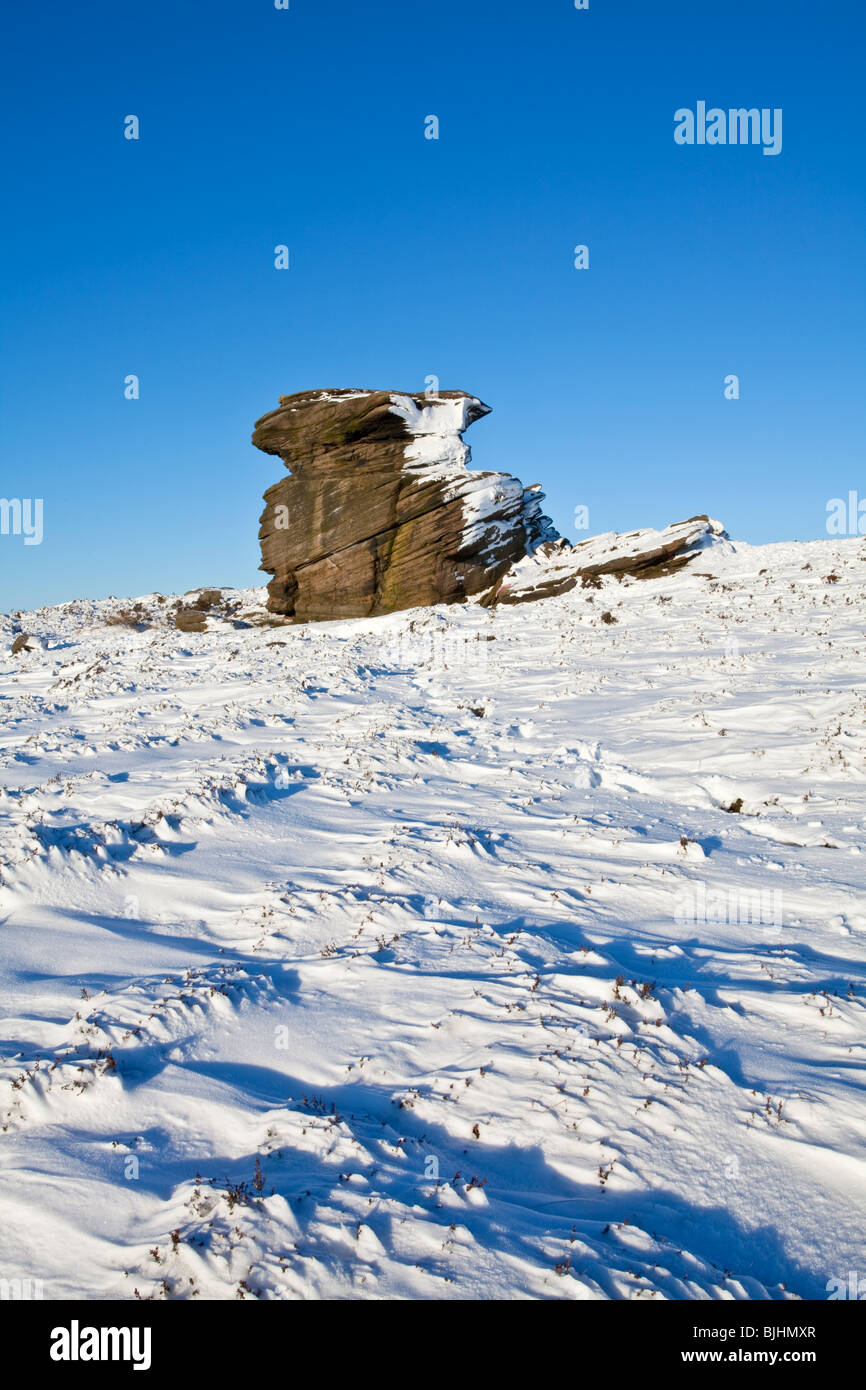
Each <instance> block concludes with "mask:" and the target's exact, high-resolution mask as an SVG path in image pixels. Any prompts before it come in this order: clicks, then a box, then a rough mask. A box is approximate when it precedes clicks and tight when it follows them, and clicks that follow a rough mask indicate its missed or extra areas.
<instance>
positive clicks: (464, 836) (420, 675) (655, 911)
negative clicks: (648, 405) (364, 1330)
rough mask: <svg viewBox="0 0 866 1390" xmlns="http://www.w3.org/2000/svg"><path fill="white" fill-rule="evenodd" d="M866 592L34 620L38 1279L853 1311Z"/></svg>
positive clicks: (15, 711)
mask: <svg viewBox="0 0 866 1390" xmlns="http://www.w3.org/2000/svg"><path fill="white" fill-rule="evenodd" d="M864 573H866V564H864V552H863V547H862V544H861V543H860V542H857V541H843V542H838V543H831V542H815V543H809V544H789V545H774V546H766V547H761V548H751V547H748V546H736V547H734V546H723V547H720V548H719V549H718V550H717V551H714V550H710V551H708V552H707V554H706V557H705V558H704V557H702V558H701V559H700V562H699V563H698V564H697V570H696V568H695V565H694V564H693V566H692V568H691V569H690V570H687V571H681V572H679V573H677V574H672V575H669V576H662V577H656V578H649V579H643V580H638V579H628V578H627V579H623V580H617V579H616V578H615V577H605V578H603V579H599V580H596V581H595V582H594V583H593V584H592V585H590V586H588V587H579V588H576V589H574V590H573V591H572V592H570V593H568V594H566V595H564V596H562V597H558V598H551V599H547V600H544V601H542V602H538V603H533V604H528V605H521V606H517V607H505V608H494V609H485V608H482V607H480V606H478V605H475V604H467V605H462V606H459V605H458V606H449V607H439V608H431V609H423V610H418V611H416V612H414V613H400V614H396V615H393V616H391V617H383V618H377V619H369V620H356V621H343V622H334V623H328V624H316V625H307V626H303V627H293V626H281V625H278V624H275V625H272V626H258V625H257V624H258V623H259V622H261V613H260V610H261V608H262V605H263V602H264V593H263V591H261V590H256V591H248V592H244V593H231V592H230V593H229V594H228V595H227V597H228V600H229V602H228V605H227V606H226V607H224V608H223V610H222V614H223V616H221V617H215V618H212V619H211V620H210V622H209V625H208V626H209V630H208V631H206V632H203V633H196V632H189V633H184V632H180V631H178V630H177V629H176V628H174V627H173V626H171V625H170V624H168V623H167V622H166V620H165V617H164V613H165V608H166V605H165V603H163V602H159V601H158V600H157V599H156V597H155V596H154V597H151V598H147V599H144V600H142V601H141V610H140V611H141V614H142V615H143V616H144V617H145V618H148V619H149V620H150V621H151V622H152V625H151V626H150V627H148V628H146V629H143V630H137V629H134V628H128V627H124V626H122V625H117V626H107V625H106V622H105V619H106V617H109V616H111V615H113V614H114V615H116V614H117V613H118V611H119V610H120V609H121V607H123V605H121V604H120V603H119V602H118V601H114V600H109V601H106V602H101V603H97V602H84V601H82V602H76V603H70V604H68V605H66V606H64V607H62V608H54V609H44V610H41V611H40V612H39V613H36V614H26V615H22V616H21V618H20V619H17V620H16V621H15V623H13V622H12V621H11V620H10V619H3V620H0V624H2V630H3V636H4V640H3V643H2V645H3V648H4V654H3V655H2V657H0V709H2V712H3V721H2V722H3V733H2V742H0V762H2V779H0V780H2V783H3V788H4V790H3V791H2V792H0V854H2V869H0V989H2V1001H3V1013H4V1017H5V1021H4V1023H3V1024H2V1025H0V1031H2V1041H0V1207H2V1219H3V1233H4V1234H3V1246H2V1256H0V1276H2V1277H3V1278H6V1279H10V1278H16V1277H17V1278H24V1277H31V1278H41V1279H43V1280H44V1284H45V1296H46V1297H48V1298H62V1297H67V1296H85V1297H89V1298H96V1299H101V1298H133V1297H134V1296H135V1295H136V1293H137V1294H138V1296H140V1297H148V1298H149V1297H156V1298H162V1297H172V1298H175V1297H180V1298H192V1297H196V1296H199V1297H204V1298H233V1297H236V1296H240V1297H263V1298H323V1297H324V1298H335V1297H336V1298H384V1297H387V1298H393V1297H396V1298H422V1299H427V1298H476V1297H485V1298H489V1297H493V1298H515V1297H516V1298H524V1297H525V1298H658V1299H661V1298H673V1299H685V1298H719V1297H728V1298H730V1297H733V1298H767V1297H769V1298H786V1297H796V1296H800V1297H804V1296H805V1297H826V1285H827V1281H828V1280H829V1279H832V1278H835V1277H845V1275H846V1273H847V1271H848V1270H849V1269H857V1268H858V1267H859V1265H860V1264H861V1263H862V1235H861V1232H862V1230H863V1227H864V1224H866V1195H864V1194H866V1181H864V1179H866V1164H864V1158H866V1121H864V1117H863V1109H862V1091H863V1084H864V1080H866V1038H864V1022H866V1009H864V986H866V965H864V955H866V895H864V888H866V874H864V858H863V855H862V853H861V851H862V845H863V837H864V829H866V777H864V772H866V723H864V708H866V664H864V651H866V634H864V617H863V607H862V592H863V577H864ZM244 622H248V623H250V624H251V625H249V626H238V625H237V624H238V623H244ZM19 629H20V630H23V631H26V632H28V633H31V634H33V635H34V636H35V637H36V638H38V639H40V643H39V644H38V645H37V644H34V646H35V649H34V650H23V651H19V652H18V654H17V655H15V656H12V655H10V653H9V646H10V643H11V640H12V637H13V636H14V633H15V631H16V630H19Z"/></svg>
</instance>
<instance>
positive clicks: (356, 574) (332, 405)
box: [253, 390, 556, 619]
mask: <svg viewBox="0 0 866 1390" xmlns="http://www.w3.org/2000/svg"><path fill="white" fill-rule="evenodd" d="M488 413H489V407H488V406H486V405H484V404H483V403H482V402H481V401H479V400H477V399H476V397H474V396H469V395H467V394H466V392H464V391H443V392H441V393H440V394H439V396H437V397H428V396H424V395H403V394H400V393H398V392H390V391H350V390H333V391H305V392H301V393H300V394H299V395H295V396H281V397H280V405H279V408H278V409H277V410H273V411H271V412H270V414H268V415H265V416H263V418H262V419H261V420H259V421H258V422H257V423H256V428H255V433H254V434H253V443H254V444H255V445H257V447H258V448H260V449H263V450H264V451H265V452H266V453H269V454H277V455H279V457H280V458H281V459H282V460H283V462H284V464H285V465H286V467H287V468H288V469H289V470H290V476H289V477H286V478H282V479H281V480H280V481H279V482H277V483H275V484H274V486H273V487H270V488H268V490H267V492H266V493H265V503H266V506H265V511H264V514H263V516H262V519H261V530H260V532H259V536H260V539H261V543H262V566H261V567H262V569H263V570H265V571H266V572H267V573H268V574H272V575H273V579H272V580H271V583H270V584H269V585H268V592H269V594H270V599H269V602H268V607H269V608H270V609H271V610H272V611H273V612H277V613H284V614H288V615H291V616H293V617H296V618H299V619H324V618H353V617H367V616H370V615H373V614H377V613H390V612H393V611H395V610H396V609H400V608H411V607H415V606H416V605H422V604H430V603H450V602H455V601H458V600H460V599H463V598H465V597H467V596H468V595H470V594H479V593H482V592H483V591H484V590H486V589H489V588H490V587H491V586H492V585H494V584H495V583H496V582H497V581H498V580H499V579H500V578H501V577H502V575H503V574H505V572H506V571H507V570H508V569H509V567H510V566H511V565H512V564H513V563H514V561H516V560H519V559H520V558H522V557H523V556H525V555H526V554H528V553H531V552H532V551H533V550H534V549H535V547H536V546H537V545H538V544H539V543H540V542H542V541H545V540H555V539H556V532H555V531H554V530H553V528H552V527H551V525H550V522H549V520H548V518H547V517H545V516H543V515H542V513H541V502H542V497H543V494H542V493H541V491H540V489H539V488H538V487H537V486H534V487H524V486H523V484H522V483H520V482H519V481H518V480H517V478H512V477H510V476H509V475H508V474H507V473H489V472H474V471H473V472H470V471H469V470H468V469H467V467H466V465H467V462H468V460H469V449H468V448H467V446H466V445H465V444H464V443H463V437H462V436H463V433H464V431H465V430H466V429H467V428H468V427H469V425H471V424H472V422H473V421H474V420H478V419H480V418H481V416H482V415H487V414H488Z"/></svg>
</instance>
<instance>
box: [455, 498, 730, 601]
mask: <svg viewBox="0 0 866 1390" xmlns="http://www.w3.org/2000/svg"><path fill="white" fill-rule="evenodd" d="M727 539H728V533H727V531H725V530H724V529H723V527H722V525H721V523H720V522H718V521H714V520H713V519H712V517H709V516H693V517H690V518H689V520H688V521H675V522H673V523H672V524H671V525H670V526H666V527H665V528H664V530H663V531H654V530H650V529H647V530H642V531H626V532H616V531H608V532H607V533H606V534H605V535H602V536H592V537H590V538H589V539H588V540H585V541H580V542H579V543H578V544H577V545H571V544H570V543H569V542H568V541H567V540H564V539H563V538H562V537H560V538H559V540H556V541H545V542H544V543H542V544H541V545H539V546H537V547H536V548H535V550H534V551H533V552H532V553H531V554H527V555H525V556H524V557H523V558H522V559H521V560H518V561H517V563H516V564H514V565H512V566H511V568H510V569H509V570H507V571H506V573H505V574H504V575H503V576H502V578H501V579H499V580H498V581H497V583H496V584H495V585H494V586H493V587H492V588H491V589H490V590H489V592H488V593H486V594H485V595H484V596H483V598H482V600H481V602H482V603H483V604H484V605H485V606H487V607H492V606H493V605H494V604H499V603H530V602H532V601H533V600H535V599H540V598H555V597H556V595H557V594H566V593H568V591H569V589H573V588H574V587H575V585H576V584H578V583H581V582H582V581H584V580H589V579H595V578H601V576H602V575H605V574H620V575H622V574H628V575H632V576H634V577H635V578H638V579H640V578H644V579H650V578H655V577H657V576H658V575H661V574H670V573H673V572H674V571H675V570H678V569H681V568H682V567H683V566H684V565H687V564H689V562H690V561H691V560H694V559H696V558H697V557H698V556H699V555H700V554H701V552H702V551H703V550H704V549H706V548H707V547H708V546H711V545H714V544H717V543H719V542H721V541H726V540H727Z"/></svg>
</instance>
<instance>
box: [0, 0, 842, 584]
mask: <svg viewBox="0 0 866 1390" xmlns="http://www.w3.org/2000/svg"><path fill="white" fill-rule="evenodd" d="M695 11H700V13H697V14H696V13H695ZM4 24H5V29H6V35H5V38H6V41H5V43H4V45H3V53H2V57H0V64H2V68H0V71H2V91H3V95H2V98H0V100H2V105H3V114H4V126H5V130H6V138H5V141H4V144H5V147H6V155H5V159H4V164H5V168H4V192H5V195H6V198H5V202H6V208H7V212H6V216H5V217H4V221H3V226H2V232H0V236H2V241H3V259H2V265H3V272H4V275H3V279H4V301H5V307H4V313H3V323H2V339H0V450H2V454H0V457H2V470H0V496H5V497H10V498H11V497H22V498H27V497H42V498H43V499H44V539H43V542H42V544H41V545H39V546H30V547H26V546H25V545H24V544H23V539H22V537H20V536H0V608H3V609H4V610H7V611H8V610H9V609H14V608H17V607H30V606H34V605H37V604H42V603H52V602H59V601H62V600H64V599H68V598H73V597H78V596H82V595H86V596H90V595H92V596H101V595H105V594H109V593H114V594H135V593H142V592H146V591H149V590H152V589H160V590H162V591H176V590H184V589H187V588H189V587H192V586H194V585H198V584H203V583H208V584H243V585H246V584H253V583H258V582H261V580H262V578H263V576H261V575H260V574H259V573H258V570H257V566H258V562H259V554H258V543H257V529H258V517H259V514H260V511H261V493H262V491H263V489H264V488H265V487H267V486H268V485H269V484H270V483H272V482H274V481H276V479H277V478H278V477H279V476H280V472H281V465H280V463H279V461H278V460H276V459H273V458H269V457H267V456H266V455H264V454H261V453H259V452H258V451H256V450H255V449H253V448H252V446H251V445H250V443H249V436H250V432H251V429H252V425H253V422H254V420H255V419H256V418H257V417H258V416H260V415H262V414H264V413H265V411H267V410H269V409H271V408H273V407H274V406H275V405H276V402H277V397H278V396H279V395H280V394H286V393H290V392H293V391H297V390H302V389H304V388H307V387H312V386H369V387H380V388H397V389H401V390H423V389H424V384H425V378H427V377H428V376H430V375H436V376H437V377H438V378H439V381H440V383H441V385H442V387H443V388H462V389H464V390H467V391H471V392H473V393H474V394H476V395H479V396H481V397H482V399H484V400H485V401H486V402H487V403H488V404H489V405H490V406H492V407H493V412H494V413H493V414H492V415H491V416H489V417H488V418H487V419H485V420H483V421H480V422H479V423H478V424H476V425H475V426H473V428H472V430H471V431H470V432H469V434H468V436H467V440H468V442H469V443H470V444H471V445H472V448H473V455H474V464H475V466H477V467H481V468H494V469H503V470H506V471H509V472H514V473H516V474H517V475H518V476H519V477H521V478H522V479H523V481H524V482H525V483H531V482H542V483H543V484H544V485H545V491H546V493H547V497H548V507H547V509H548V511H549V512H550V513H551V515H552V516H553V518H554V520H555V522H556V524H557V525H558V527H559V529H560V530H561V531H562V532H563V533H564V534H567V535H574V531H573V527H572V517H573V511H574V508H575V506H577V505H581V504H583V505H586V506H588V507H589V509H590V530H591V531H592V532H598V531H604V530H610V529H616V530H624V529H630V528H632V527H636V526H650V525H653V526H655V525H664V524H665V523H667V522H669V521H672V520H677V519H679V518H681V517H684V516H688V515H691V514H693V513H695V512H698V511H700V512H703V511H708V512H710V514H712V515H715V516H718V517H719V518H721V519H722V520H723V521H724V522H725V524H726V525H727V527H728V529H729V531H730V532H731V534H732V535H733V536H735V537H739V538H742V539H745V540H749V541H753V542H761V541H768V540H786V539H802V540H805V539H810V538H815V537H819V536H823V535H825V517H826V503H827V500H828V499H829V498H831V497H834V496H841V495H846V494H847V492H848V490H849V489H859V491H860V493H861V494H862V495H864V496H866V468H864V463H863V458H864V455H863V442H864V416H866V410H864V384H863V383H864V372H863V368H864V333H863V324H864V308H866V293H864V280H866V273H864V251H863V247H864V236H863V232H864V188H863V167H864V161H863V152H862V145H863V137H862V99H861V96H860V93H861V91H862V65H863V40H864V30H866V24H864V15H863V9H862V7H861V6H860V5H855V4H854V3H853V0H852V3H846V4H837V3H832V0H822V3H821V4H820V5H817V4H807V3H799V0H786V2H785V3H766V2H765V0H748V3H745V0H731V3H726V4H725V5H710V4H701V5H697V4H696V3H694V0H690V3H685V2H684V0H683V3H679V2H678V0H670V3H668V2H667V0H659V3H652V0H628V2H627V3H616V0H590V8H589V10H588V11H585V12H583V11H577V10H575V8H574V4H573V0H536V2H535V3H529V0H527V3H517V2H516V0H499V2H498V3H496V2H495V0H436V3H426V2H424V3H412V2H411V0H400V3H398V2H397V0H382V2H381V3H370V4H360V3H350V0H291V8H290V9H289V10H288V11H281V10H276V9H275V8H274V6H273V3H272V0H236V2H235V3H228V0H208V2H207V3H204V0H199V3H192V2H191V0H171V3H167V2H165V0H150V3H147V4H143V5H130V6H126V5H122V4H117V3H115V2H114V0H112V3H107V2H106V0H90V2H89V3H88V4H87V5H86V6H71V5H69V4H67V3H61V2H60V0H47V3H40V4H39V5H38V6H23V5H21V6H16V7H15V14H14V16H13V15H12V13H11V11H10V13H9V14H8V15H7V17H6V19H5V21H4ZM700 99H703V100H706V101H707V102H708V104H709V105H718V106H719V107H722V108H728V107H732V106H733V107H737V106H746V107H752V106H755V107H759V108H764V107H767V108H777V107H779V108H782V110H783V112H784V123H783V132H784V139H783V149H782V152H781V154H779V155H778V156H776V157H767V156H764V155H763V154H762V151H761V149H760V147H753V146H745V147H741V146H725V147H722V146H717V147H709V146H703V147H699V146H678V145H677V144H675V142H674V139H673V130H674V112H675V110H676V109H677V108H680V107H692V108H694V107H695V104H696V102H697V101H698V100H700ZM129 114H135V115H137V116H138V117H139V119H140V123H141V131H140V139H139V140H138V141H128V140H125V139H124V138H123V122H124V117H125V116H127V115H129ZM431 114H435V115H437V116H438V117H439V121H440V138H439V140H438V141H433V140H426V139H425V138H424V121H425V117H426V116H428V115H431ZM281 243H285V244H287V245H288V246H289V248H290V253H291V268H290V269H289V270H288V271H278V270H276V269H275V268H274V247H275V246H276V245H277V244H281ZM578 243H581V244H586V245H588V246H589V249H590V268H589V270H586V271H577V270H575V269H574V266H573V248H574V246H575V245H577V244H578ZM130 373H134V374H136V375H137V376H138V377H139V378H140V384H141V385H140V391H141V394H140V399H139V400H136V401H129V400H126V399H124V379H125V378H126V376H127V375H128V374H130ZM730 373H735V374H737V375H738V377H739V380H740V398H739V400H736V401H732V400H726V399H725V396H724V381H725V377H726V376H727V375H728V374H730Z"/></svg>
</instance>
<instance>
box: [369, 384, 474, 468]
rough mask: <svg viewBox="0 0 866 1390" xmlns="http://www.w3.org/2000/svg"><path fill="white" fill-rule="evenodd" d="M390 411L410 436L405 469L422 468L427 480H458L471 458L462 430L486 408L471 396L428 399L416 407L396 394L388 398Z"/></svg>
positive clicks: (410, 400) (410, 399) (415, 404)
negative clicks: (403, 422)
mask: <svg viewBox="0 0 866 1390" xmlns="http://www.w3.org/2000/svg"><path fill="white" fill-rule="evenodd" d="M390 410H391V413H392V414H394V415H399V417H400V419H401V420H404V421H405V423H406V428H407V430H408V431H409V433H410V435H411V436H412V438H411V441H410V443H408V444H407V445H406V451H405V457H406V464H407V467H408V468H410V469H412V470H414V469H424V470H425V475H426V476H429V477H430V478H434V477H435V478H442V479H448V480H454V478H455V475H457V478H458V479H459V478H460V477H461V475H462V474H463V473H464V472H465V470H466V464H467V462H468V461H469V458H470V453H469V446H468V445H467V444H464V443H463V438H462V436H463V431H464V430H466V429H468V428H469V426H470V424H471V423H472V421H473V420H476V419H478V417H479V415H485V414H487V413H488V407H486V406H483V405H482V404H481V402H480V401H479V400H476V398H475V397H474V396H457V397H455V398H453V399H451V398H448V397H445V398H444V399H436V398H433V397H431V398H430V400H429V402H428V403H427V404H426V405H419V404H418V402H417V401H416V400H415V399H413V397H412V396H402V395H399V394H396V393H395V394H394V395H392V396H391V406H390Z"/></svg>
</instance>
